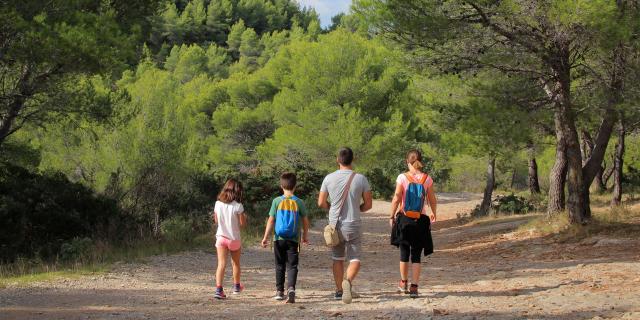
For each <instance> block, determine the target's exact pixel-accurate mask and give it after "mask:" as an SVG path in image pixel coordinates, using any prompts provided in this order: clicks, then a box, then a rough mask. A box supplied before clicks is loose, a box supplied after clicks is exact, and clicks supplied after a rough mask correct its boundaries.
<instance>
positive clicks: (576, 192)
mask: <svg viewBox="0 0 640 320" xmlns="http://www.w3.org/2000/svg"><path fill="white" fill-rule="evenodd" d="M566 100H567V102H566V103H563V104H562V106H561V107H560V108H559V110H557V111H556V113H557V116H558V118H559V120H560V130H559V132H558V135H559V136H560V137H561V139H562V140H564V141H565V142H566V150H567V191H568V192H567V209H568V211H569V221H570V222H571V223H580V224H582V223H584V222H585V221H586V220H587V219H588V218H589V216H590V215H591V213H590V210H588V208H589V198H588V195H589V188H586V191H587V192H586V194H585V193H584V190H585V188H584V179H583V175H582V156H581V154H580V142H579V141H578V132H577V130H576V127H575V121H574V118H573V116H574V115H573V112H572V111H571V110H570V103H569V99H566ZM585 196H586V197H585Z"/></svg>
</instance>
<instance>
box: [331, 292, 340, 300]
mask: <svg viewBox="0 0 640 320" xmlns="http://www.w3.org/2000/svg"><path fill="white" fill-rule="evenodd" d="M333 299H335V300H342V291H336V293H334V294H333Z"/></svg>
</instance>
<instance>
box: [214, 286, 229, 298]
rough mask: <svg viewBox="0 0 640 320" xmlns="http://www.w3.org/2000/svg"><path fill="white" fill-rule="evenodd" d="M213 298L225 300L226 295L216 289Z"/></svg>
mask: <svg viewBox="0 0 640 320" xmlns="http://www.w3.org/2000/svg"><path fill="white" fill-rule="evenodd" d="M213 297H214V298H216V299H219V300H222V299H226V298H227V295H226V294H224V290H223V289H222V288H216V293H215V294H214V295H213Z"/></svg>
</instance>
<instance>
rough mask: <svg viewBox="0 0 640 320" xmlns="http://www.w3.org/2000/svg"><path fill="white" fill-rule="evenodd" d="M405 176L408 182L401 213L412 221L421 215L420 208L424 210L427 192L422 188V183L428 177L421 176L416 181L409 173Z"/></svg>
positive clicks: (425, 175)
mask: <svg viewBox="0 0 640 320" xmlns="http://www.w3.org/2000/svg"><path fill="white" fill-rule="evenodd" d="M405 176H406V177H407V179H408V180H409V185H408V186H407V190H405V193H404V208H403V210H402V211H403V213H404V215H405V216H407V217H409V218H412V219H419V218H420V215H421V214H422V208H424V201H425V199H426V197H427V190H426V189H425V188H424V183H425V182H426V181H427V179H428V178H429V176H428V175H427V174H424V175H422V179H420V181H417V180H415V179H414V178H413V176H412V175H411V174H409V173H405Z"/></svg>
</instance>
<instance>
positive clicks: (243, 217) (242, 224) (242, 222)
mask: <svg viewBox="0 0 640 320" xmlns="http://www.w3.org/2000/svg"><path fill="white" fill-rule="evenodd" d="M239 218H240V228H244V227H245V226H246V225H247V215H246V214H245V213H244V212H240V217H239Z"/></svg>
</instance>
